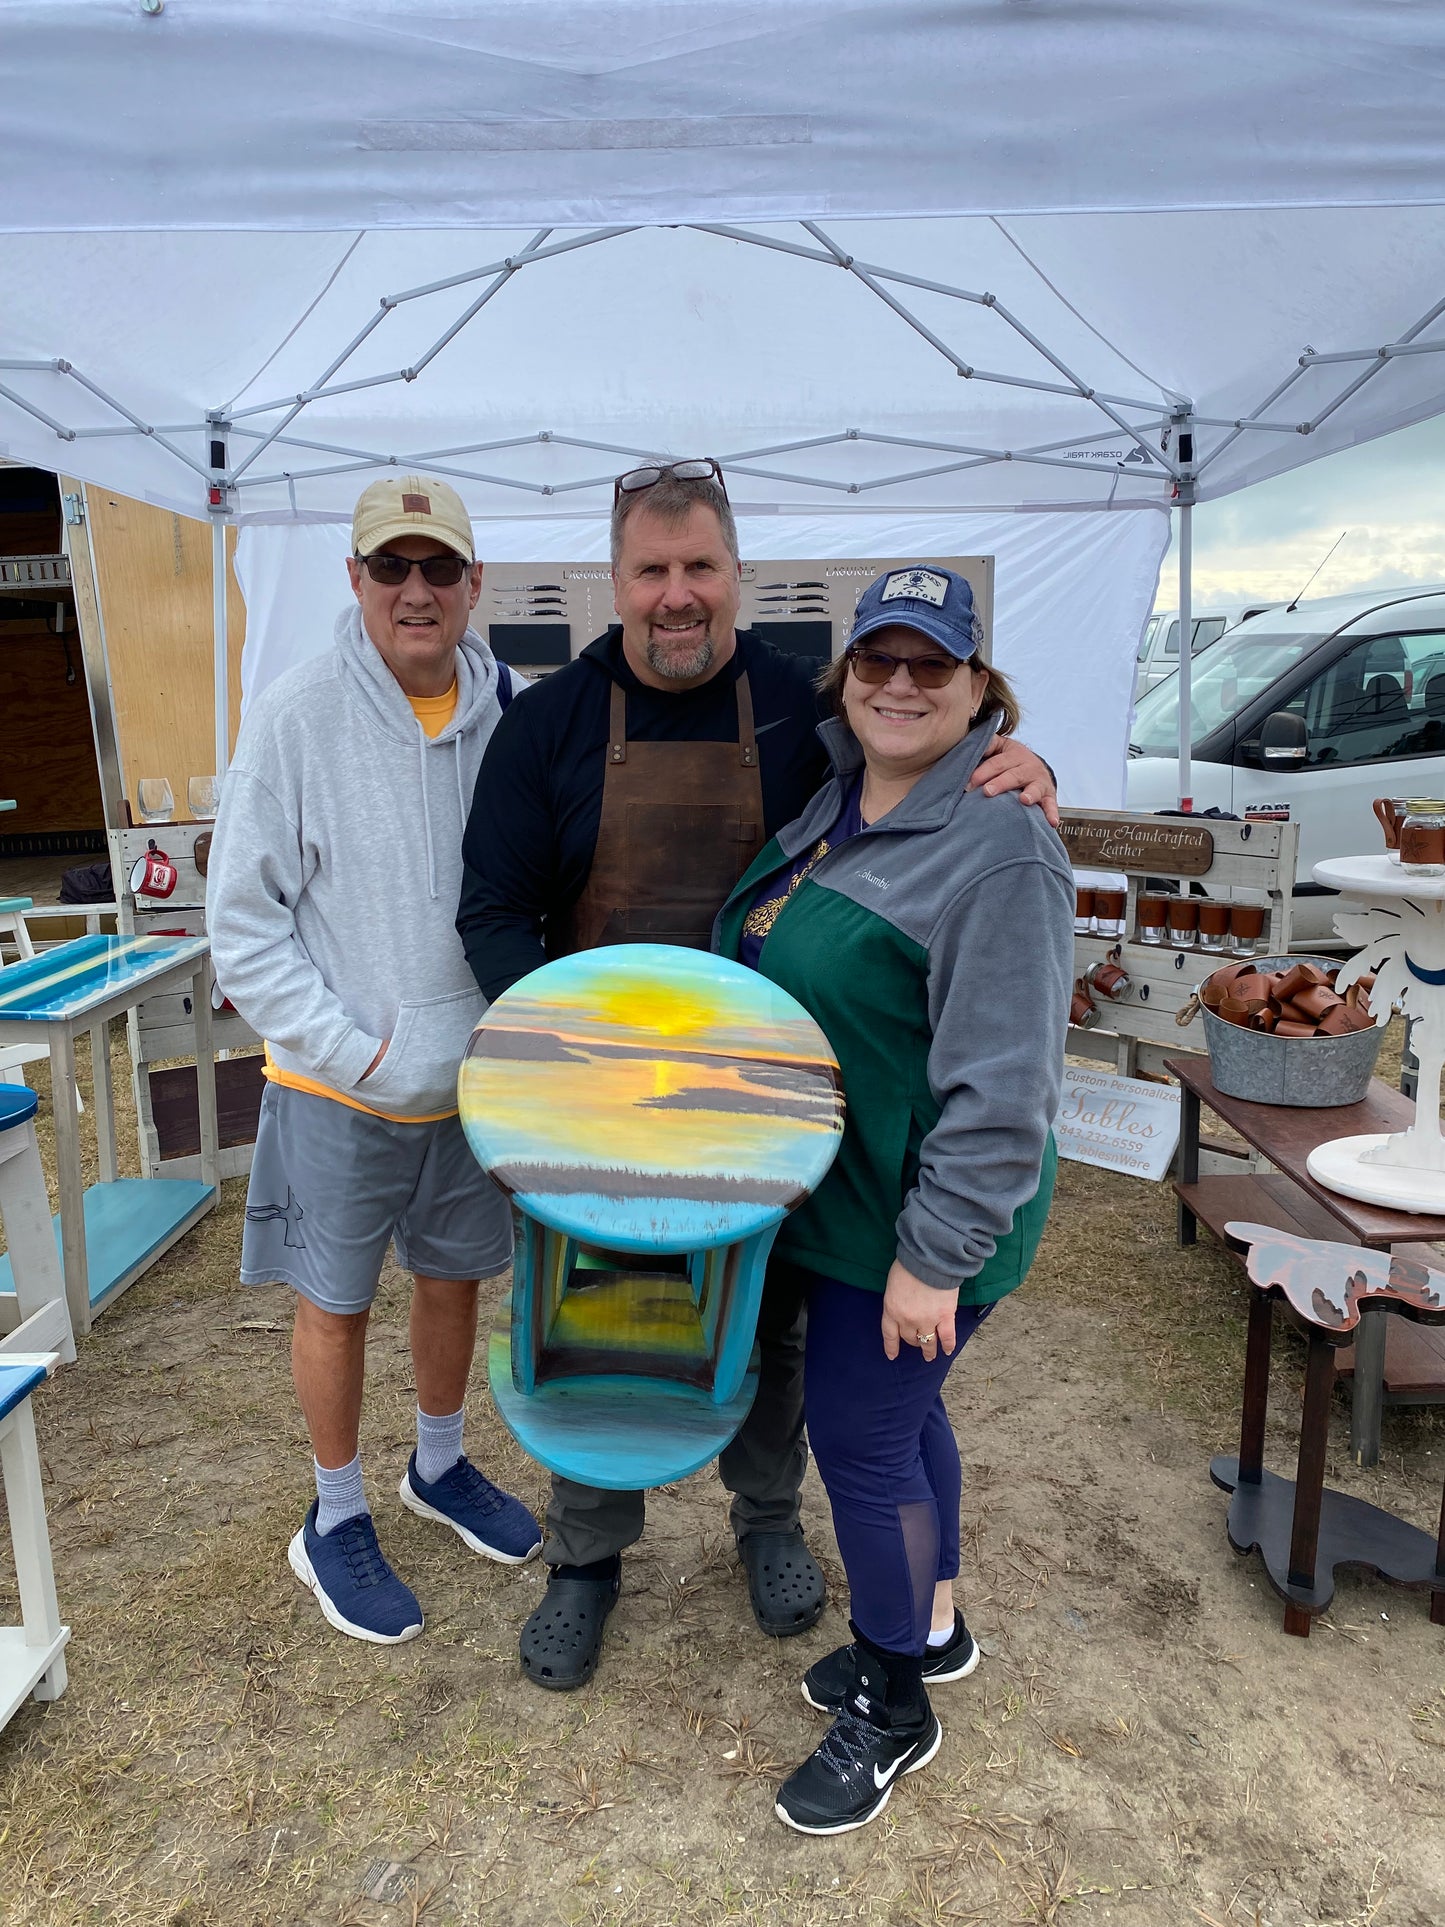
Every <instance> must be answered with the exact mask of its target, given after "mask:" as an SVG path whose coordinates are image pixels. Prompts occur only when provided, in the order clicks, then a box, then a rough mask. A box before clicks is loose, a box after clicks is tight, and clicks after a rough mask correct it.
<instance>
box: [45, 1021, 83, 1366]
mask: <svg viewBox="0 0 1445 1927" xmlns="http://www.w3.org/2000/svg"><path fill="white" fill-rule="evenodd" d="M50 1097H51V1103H50V1110H51V1116H52V1117H53V1118H54V1121H55V1176H56V1183H57V1188H58V1189H59V1192H60V1251H61V1257H62V1259H63V1261H64V1265H65V1297H66V1302H67V1303H68V1304H69V1306H70V1323H71V1328H72V1329H73V1331H74V1332H75V1335H76V1337H77V1338H83V1337H84V1336H85V1334H86V1333H87V1332H88V1331H89V1330H90V1326H91V1317H90V1269H89V1266H88V1264H87V1262H86V1256H85V1187H84V1185H83V1184H82V1183H81V1178H80V1121H79V1119H78V1118H77V1117H76V1115H75V1038H74V1036H73V1035H72V1033H71V1030H70V1026H69V1025H68V1024H63V1023H60V1024H52V1025H51V1026H50Z"/></svg>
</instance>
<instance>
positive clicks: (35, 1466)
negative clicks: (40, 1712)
mask: <svg viewBox="0 0 1445 1927" xmlns="http://www.w3.org/2000/svg"><path fill="white" fill-rule="evenodd" d="M0 1467H3V1471H4V1479H5V1505H6V1509H7V1511H8V1512H9V1514H10V1536H11V1543H12V1546H13V1549H14V1554H15V1582H16V1587H17V1589H18V1591H19V1593H20V1616H21V1620H22V1622H23V1625H24V1628H25V1644H26V1645H27V1646H50V1645H52V1644H53V1643H54V1641H55V1640H57V1639H58V1638H59V1637H60V1633H61V1625H60V1606H59V1603H58V1601H57V1600H56V1597H55V1569H54V1567H53V1565H52V1564H51V1559H50V1533H49V1531H48V1529H47V1527H46V1524H45V1494H44V1490H43V1488H42V1486H41V1483H40V1453H39V1451H38V1449H37V1447H36V1443H35V1420H34V1418H33V1416H32V1414H31V1410H30V1401H29V1399H28V1398H27V1399H25V1400H24V1401H23V1402H22V1403H21V1404H20V1405H19V1406H18V1407H17V1408H16V1410H15V1411H13V1412H12V1413H11V1414H10V1416H9V1418H8V1420H7V1421H6V1422H5V1424H4V1425H3V1427H0ZM65 1684H66V1680H65V1660H64V1658H63V1657H62V1656H61V1655H59V1654H57V1655H56V1659H55V1663H54V1664H53V1665H52V1666H51V1668H50V1670H49V1671H48V1672H46V1673H42V1674H41V1676H40V1678H39V1680H38V1681H37V1682H36V1684H35V1686H34V1688H33V1689H32V1690H33V1692H34V1696H35V1698H36V1699H38V1700H56V1699H59V1698H60V1695H61V1694H62V1693H63V1692H64V1691H65Z"/></svg>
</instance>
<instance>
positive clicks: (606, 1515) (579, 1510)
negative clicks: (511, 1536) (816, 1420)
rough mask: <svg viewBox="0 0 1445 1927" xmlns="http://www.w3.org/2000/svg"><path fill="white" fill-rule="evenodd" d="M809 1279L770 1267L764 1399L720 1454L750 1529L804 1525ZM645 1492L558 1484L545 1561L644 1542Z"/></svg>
mask: <svg viewBox="0 0 1445 1927" xmlns="http://www.w3.org/2000/svg"><path fill="white" fill-rule="evenodd" d="M804 1277H805V1274H804V1273H802V1272H799V1271H797V1270H796V1269H795V1268H794V1267H793V1266H792V1265H774V1266H772V1267H770V1269H769V1271H768V1276H767V1282H766V1284H765V1285H764V1287H763V1302H762V1307H761V1309H760V1311H759V1313H758V1394H757V1397H756V1398H755V1399H754V1400H753V1404H752V1410H751V1411H750V1412H749V1413H748V1415H747V1417H746V1419H744V1421H743V1425H742V1430H741V1431H740V1432H739V1433H738V1435H737V1437H736V1438H735V1439H734V1440H733V1442H732V1444H731V1445H729V1446H727V1447H726V1448H725V1449H724V1450H723V1451H722V1452H720V1453H719V1454H718V1462H717V1463H718V1471H719V1473H720V1474H721V1476H722V1482H723V1484H724V1485H725V1486H726V1487H727V1489H728V1491H729V1492H731V1493H732V1495H733V1502H732V1509H731V1512H730V1515H729V1516H730V1520H731V1524H732V1529H733V1532H734V1534H735V1535H736V1536H737V1537H738V1538H739V1539H741V1538H742V1537H743V1536H744V1535H745V1534H747V1533H749V1532H758V1531H763V1532H787V1531H789V1530H791V1528H792V1527H793V1526H795V1525H796V1524H797V1523H798V1494H799V1491H800V1489H801V1487H802V1483H803V1472H804V1469H805V1467H806V1466H807V1463H808V1448H807V1446H806V1444H805V1443H804V1442H803V1328H804V1323H805V1320H806V1317H807V1310H806V1305H805V1301H804V1295H803V1281H804ZM645 1503H646V1494H645V1493H642V1492H611V1491H607V1490H605V1489H604V1488H603V1487H601V1486H595V1485H578V1484H577V1483H576V1482H575V1480H572V1479H559V1478H556V1477H554V1478H553V1480H552V1499H551V1503H550V1504H549V1505H548V1507H547V1536H546V1539H545V1540H544V1541H543V1545H542V1557H543V1558H544V1559H545V1560H546V1562H547V1564H548V1565H549V1566H588V1565H591V1564H592V1562H593V1560H595V1559H610V1558H611V1556H612V1555H613V1553H615V1552H621V1551H622V1549H623V1547H624V1546H630V1545H634V1544H636V1542H637V1540H638V1539H640V1538H641V1537H642V1525H643V1516H644V1508H645Z"/></svg>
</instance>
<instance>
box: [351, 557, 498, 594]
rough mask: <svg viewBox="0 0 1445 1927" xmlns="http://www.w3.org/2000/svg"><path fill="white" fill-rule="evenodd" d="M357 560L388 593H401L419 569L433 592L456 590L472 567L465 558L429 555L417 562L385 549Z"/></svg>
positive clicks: (412, 558)
mask: <svg viewBox="0 0 1445 1927" xmlns="http://www.w3.org/2000/svg"><path fill="white" fill-rule="evenodd" d="M356 559H357V561H358V562H359V563H360V564H361V566H362V567H363V568H364V569H365V570H366V573H367V574H368V575H369V576H370V577H371V579H372V581H373V582H380V583H383V584H384V585H385V586H386V587H387V588H388V589H399V588H400V587H401V585H402V583H403V582H405V581H406V579H407V577H408V576H409V575H410V574H411V572H412V570H413V569H420V570H421V574H422V580H423V581H424V582H429V583H430V584H431V586H432V587H433V588H434V589H454V588H455V587H456V585H457V584H458V583H459V582H460V581H461V579H462V577H463V576H464V575H465V574H466V572H467V570H468V569H469V568H470V567H471V564H470V563H469V562H468V561H467V560H466V558H465V556H460V555H429V556H426V557H425V558H424V559H423V560H422V561H420V562H418V561H417V560H416V559H415V558H414V557H412V556H407V555H388V554H387V552H386V550H385V549H378V550H377V552H376V554H375V555H359V556H357V558H356Z"/></svg>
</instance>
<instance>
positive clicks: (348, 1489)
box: [312, 1452, 371, 1532]
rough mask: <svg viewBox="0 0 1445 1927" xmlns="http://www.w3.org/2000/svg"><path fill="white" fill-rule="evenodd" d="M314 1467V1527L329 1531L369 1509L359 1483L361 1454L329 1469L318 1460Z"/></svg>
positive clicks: (314, 1462) (321, 1530)
mask: <svg viewBox="0 0 1445 1927" xmlns="http://www.w3.org/2000/svg"><path fill="white" fill-rule="evenodd" d="M312 1463H313V1464H314V1465H315V1467H316V1530H317V1531H318V1532H330V1531H331V1530H332V1528H333V1527H335V1526H339V1525H340V1524H341V1522H342V1520H343V1519H354V1518H355V1517H356V1515H357V1514H358V1513H359V1512H370V1510H371V1508H370V1506H369V1505H368V1504H367V1503H366V1493H365V1492H364V1491H363V1490H362V1485H361V1454H360V1453H359V1452H358V1453H357V1455H356V1457H355V1458H354V1459H353V1460H352V1461H351V1463H350V1464H349V1465H340V1466H338V1467H337V1468H336V1470H335V1471H334V1472H332V1471H329V1470H328V1469H327V1467H326V1466H324V1465H322V1464H321V1462H320V1461H319V1460H313V1461H312Z"/></svg>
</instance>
